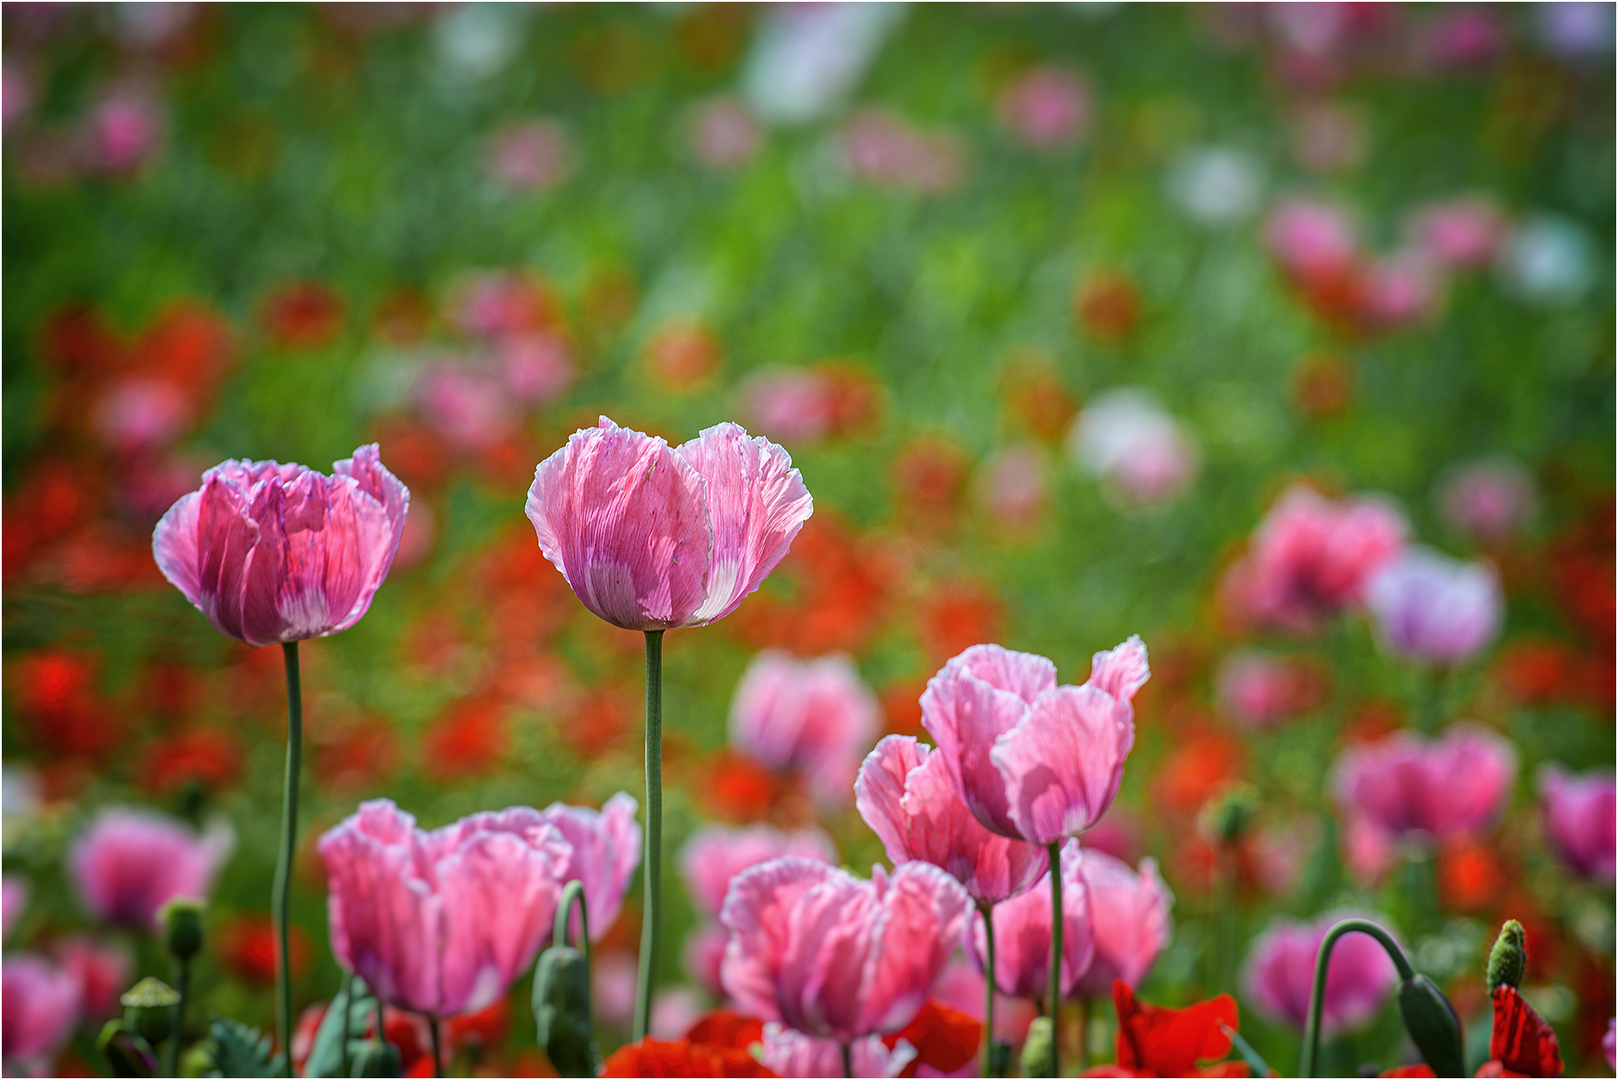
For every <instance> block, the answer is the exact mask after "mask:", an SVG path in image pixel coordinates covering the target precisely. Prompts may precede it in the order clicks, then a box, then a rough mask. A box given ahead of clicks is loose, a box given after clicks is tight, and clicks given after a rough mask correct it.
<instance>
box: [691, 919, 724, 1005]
mask: <svg viewBox="0 0 1618 1080" xmlns="http://www.w3.org/2000/svg"><path fill="white" fill-rule="evenodd" d="M729 944H730V931H728V930H726V929H725V928H724V927H723V926H720V925H719V924H718V923H717V922H702V923H700V924H698V925H697V927H696V928H695V929H694V930H692V931H691V933H690V934H688V935H686V939H685V948H684V949H683V950H681V953H680V961H681V965H682V966H683V967H684V968H685V973H686V974H687V975H688V976H690V978H691V981H692V982H694V983H696V984H697V985H698V986H700V987H702V988H703V989H704V990H706V991H708V993H710V994H712V995H714V996H715V997H717V998H723V997H724V996H725V984H724V983H723V982H722V981H721V972H722V969H723V967H724V965H725V947H726V946H727V945H729Z"/></svg>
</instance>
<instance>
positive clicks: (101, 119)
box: [88, 90, 163, 173]
mask: <svg viewBox="0 0 1618 1080" xmlns="http://www.w3.org/2000/svg"><path fill="white" fill-rule="evenodd" d="M88 133H89V139H90V152H91V155H92V157H93V158H94V161H95V165H96V167H97V168H99V169H101V170H103V171H104V172H109V173H130V172H134V171H135V170H137V169H139V168H140V167H141V166H142V165H144V164H145V163H146V161H147V159H148V158H150V157H151V155H152V153H153V152H154V151H155V150H156V149H157V143H158V140H159V139H161V138H162V134H163V119H162V116H161V115H160V114H159V113H158V110H157V106H156V105H154V104H153V102H152V101H151V99H150V98H149V97H147V96H146V95H145V94H143V93H140V92H137V91H122V90H120V91H114V92H112V93H110V94H108V95H107V96H105V97H103V98H102V99H101V100H100V101H99V102H97V103H96V105H95V107H94V108H93V109H92V110H91V113H90V117H89V121H88Z"/></svg>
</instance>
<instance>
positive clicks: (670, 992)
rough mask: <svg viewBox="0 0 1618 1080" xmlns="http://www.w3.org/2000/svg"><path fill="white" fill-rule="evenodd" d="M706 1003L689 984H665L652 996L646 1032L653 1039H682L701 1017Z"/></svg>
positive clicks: (706, 1007) (704, 1011) (706, 1008)
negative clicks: (650, 1012)
mask: <svg viewBox="0 0 1618 1080" xmlns="http://www.w3.org/2000/svg"><path fill="white" fill-rule="evenodd" d="M707 1011H708V1005H707V1003H706V1002H705V1001H703V999H702V995H701V994H699V993H697V991H695V990H693V989H691V987H689V986H665V987H663V988H662V989H661V990H659V991H658V992H657V993H656V994H655V995H654V996H653V997H652V1015H651V1021H650V1023H649V1024H648V1025H647V1030H646V1033H647V1034H648V1035H650V1036H651V1037H652V1038H654V1039H682V1038H684V1037H685V1033H686V1032H688V1031H690V1030H691V1026H692V1025H693V1024H695V1023H696V1022H697V1021H698V1020H701V1019H702V1016H703V1014H704V1013H706V1012H707Z"/></svg>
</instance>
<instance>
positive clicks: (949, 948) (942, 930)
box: [862, 862, 972, 1031]
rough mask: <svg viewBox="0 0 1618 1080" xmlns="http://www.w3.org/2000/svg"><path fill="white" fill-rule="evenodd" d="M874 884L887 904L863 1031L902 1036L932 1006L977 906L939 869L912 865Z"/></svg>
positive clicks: (869, 982) (870, 973)
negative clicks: (940, 979)
mask: <svg viewBox="0 0 1618 1080" xmlns="http://www.w3.org/2000/svg"><path fill="white" fill-rule="evenodd" d="M884 876H885V875H884V874H883V873H882V871H881V869H880V868H878V869H877V871H876V873H875V874H874V875H873V877H874V881H873V884H874V885H875V886H876V890H877V894H878V897H879V899H880V902H881V905H882V915H881V919H880V922H879V923H878V930H877V935H876V936H877V940H876V941H874V942H872V950H871V959H870V961H869V964H870V966H869V969H868V973H867V974H866V976H865V987H864V1002H863V1013H864V1015H863V1021H864V1022H863V1025H862V1026H863V1027H864V1029H865V1030H867V1031H897V1030H898V1029H900V1028H902V1027H904V1026H905V1025H906V1024H908V1023H910V1021H911V1020H912V1019H913V1018H914V1017H915V1015H916V1012H917V1011H918V1010H919V1009H920V1008H921V1007H922V1006H923V1005H925V1004H926V1003H927V995H928V992H929V991H931V990H932V987H933V982H934V981H935V980H936V979H937V978H938V974H939V972H941V971H943V970H944V964H945V963H946V962H947V961H948V960H949V958H950V957H951V956H953V955H955V950H956V949H958V948H959V947H960V944H961V933H962V931H963V930H965V929H966V920H967V918H968V916H970V915H971V913H972V902H971V900H970V898H969V897H968V896H967V894H966V892H965V890H963V889H962V888H961V886H960V884H959V883H958V882H956V881H955V879H954V878H952V877H950V876H949V875H948V874H946V873H944V871H942V870H940V869H939V868H938V867H936V866H933V865H931V864H929V863H923V862H908V863H905V864H904V865H902V866H900V867H899V868H898V869H897V870H895V871H894V872H893V874H892V875H891V876H888V877H887V880H886V881H885V882H884V881H883V878H884Z"/></svg>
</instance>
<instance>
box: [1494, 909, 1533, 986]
mask: <svg viewBox="0 0 1618 1080" xmlns="http://www.w3.org/2000/svg"><path fill="white" fill-rule="evenodd" d="M1527 967H1528V935H1527V934H1525V933H1524V932H1523V928H1522V923H1520V922H1518V921H1517V920H1516V919H1507V920H1506V921H1505V923H1504V924H1502V925H1501V927H1500V936H1499V937H1497V938H1495V939H1494V948H1492V949H1490V950H1489V973H1488V978H1489V993H1491V994H1493V993H1494V992H1495V989H1496V988H1497V987H1501V986H1509V987H1511V988H1512V989H1513V990H1515V989H1516V988H1517V987H1519V986H1521V985H1522V977H1523V971H1524V970H1525V969H1526V968H1527Z"/></svg>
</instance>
